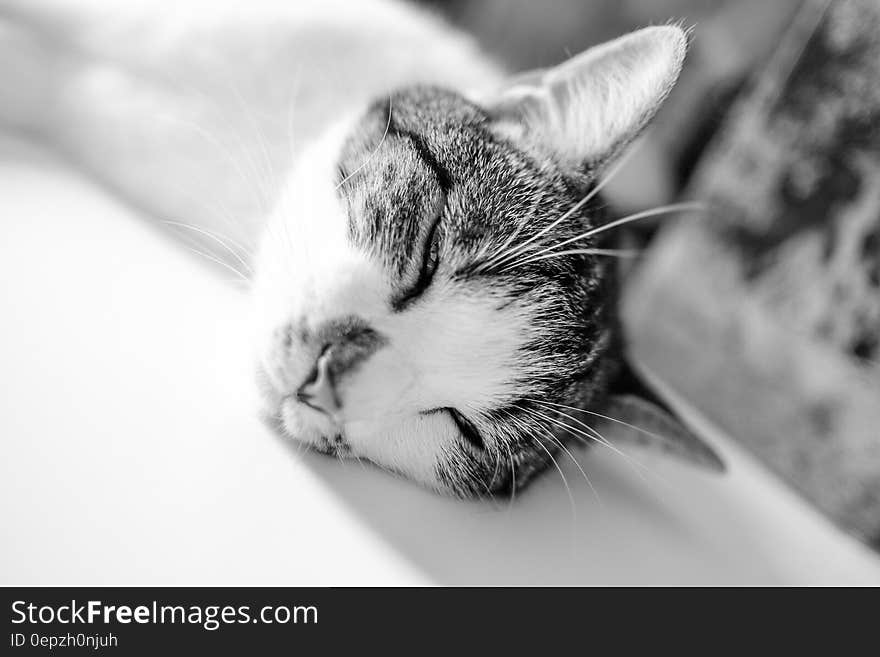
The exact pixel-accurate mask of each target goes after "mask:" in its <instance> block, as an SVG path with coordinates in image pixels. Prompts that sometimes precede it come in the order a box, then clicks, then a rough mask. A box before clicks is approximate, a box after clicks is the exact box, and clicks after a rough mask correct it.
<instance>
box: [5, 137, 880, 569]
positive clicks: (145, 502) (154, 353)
mask: <svg viewBox="0 0 880 657" xmlns="http://www.w3.org/2000/svg"><path fill="white" fill-rule="evenodd" d="M0 276H2V281H3V282H2V288H0V321H2V326H0V389H2V394H0V445H2V447H0V449H2V455H0V513H2V515H0V532H2V533H0V536H2V540H0V584H263V585H308V584H317V585H361V584H378V585H392V584H403V585H408V584H450V583H472V584H486V583H491V584H514V583H529V584H541V583H545V584H551V583H557V584H659V583H666V584H722V583H727V584H739V583H752V584H759V583H764V584H780V583H790V584H813V583H839V584H880V559H878V557H877V556H876V555H875V554H873V553H871V552H870V551H869V550H868V549H866V548H864V547H863V546H862V545H860V544H859V543H857V542H856V541H854V540H852V539H850V538H848V537H846V536H844V535H842V534H841V533H839V532H837V531H836V530H834V529H832V528H831V527H830V526H829V525H828V524H827V523H826V521H825V520H824V519H823V518H821V517H820V516H819V515H818V514H817V513H815V512H814V511H813V510H812V509H810V508H808V507H807V506H806V505H804V504H803V503H802V502H801V501H800V500H799V499H798V498H797V497H796V496H795V495H793V494H792V493H791V492H790V491H788V490H787V489H784V488H783V487H782V486H781V485H780V484H779V483H777V481H776V480H775V479H773V478H771V477H770V476H768V475H767V474H766V473H764V471H763V470H761V469H760V467H759V466H757V465H755V464H754V463H753V462H752V461H751V460H750V459H748V458H747V457H745V456H743V455H742V454H741V453H740V452H739V451H738V450H737V449H736V448H735V446H734V445H732V444H731V443H730V442H729V441H726V440H724V438H723V437H721V436H717V435H715V434H713V435H712V438H713V439H714V442H715V444H718V445H720V447H721V449H722V451H723V453H724V454H725V456H726V458H727V460H728V462H729V464H730V465H731V468H730V470H731V471H730V472H729V473H728V475H726V476H725V477H720V478H717V477H713V476H709V475H703V474H701V473H698V472H694V471H692V470H690V469H687V468H685V467H681V466H677V465H675V464H670V463H667V462H665V461H662V460H656V459H654V458H652V457H650V456H647V455H644V454H636V453H635V452H633V454H632V455H633V457H634V458H637V459H638V460H639V461H640V462H641V463H643V464H644V465H645V466H646V467H647V468H648V472H647V474H645V475H643V476H642V475H640V474H639V472H638V471H637V468H634V467H633V466H631V465H630V464H628V463H626V462H625V461H624V460H623V459H622V458H620V457H619V456H617V455H615V454H613V453H611V452H609V451H607V450H604V449H602V448H596V449H593V450H591V451H590V453H589V454H587V453H586V452H585V451H584V450H580V449H576V450H574V454H575V456H576V457H577V458H578V459H579V460H580V462H581V465H582V466H583V468H584V469H585V470H586V473H587V475H588V476H589V478H590V480H591V482H592V485H593V487H594V488H595V490H596V492H597V493H598V499H597V496H596V495H594V493H593V491H592V490H591V489H590V487H589V486H588V485H587V483H586V481H585V480H584V478H583V476H582V475H581V474H580V472H579V471H578V469H577V468H576V467H575V466H574V464H573V463H571V462H566V461H565V460H561V461H560V465H561V467H562V469H563V471H564V473H565V477H566V479H567V480H568V483H569V486H570V488H571V496H572V498H573V501H574V506H573V507H572V504H571V501H570V500H569V497H568V494H567V492H566V489H565V487H564V486H563V484H562V480H561V477H560V476H559V473H558V472H555V471H552V470H551V471H550V472H548V473H547V474H546V475H545V476H544V477H543V478H541V480H540V481H538V482H537V483H536V484H535V485H534V486H532V487H531V488H530V489H529V490H527V491H526V492H524V493H523V494H522V495H521V496H520V497H519V498H518V499H516V500H515V501H514V502H513V503H512V504H507V503H505V502H494V503H488V502H486V503H473V502H460V501H454V500H449V499H445V498H442V497H439V496H437V495H435V494H432V493H429V492H426V491H424V490H421V489H419V488H417V487H415V486H414V485H413V484H410V483H408V482H405V481H402V480H399V479H396V478H394V477H393V476H391V475H388V474H385V473H384V472H381V471H379V470H377V469H375V468H373V467H370V466H368V465H365V464H364V465H362V464H360V463H357V462H346V463H341V462H338V461H335V460H332V459H329V458H327V457H324V456H319V455H314V454H308V453H302V452H300V451H299V450H298V448H297V447H296V446H294V445H293V444H291V443H289V442H286V441H284V440H282V439H281V438H278V437H276V436H275V435H273V434H272V433H271V432H270V431H268V430H267V429H266V428H265V427H264V426H263V425H262V424H261V423H260V422H259V421H258V420H257V418H256V417H255V415H254V413H253V411H252V409H253V408H254V404H253V392H252V384H251V370H250V362H249V353H248V340H247V321H246V312H247V298H246V296H245V295H244V294H243V293H242V292H241V291H239V290H238V289H237V288H236V287H235V286H234V285H233V284H231V283H230V282H228V281H225V280H223V276H222V275H218V274H217V272H216V271H215V270H213V269H210V268H208V267H205V266H202V265H201V264H200V263H199V262H198V259H197V257H196V256H194V255H192V254H191V253H189V252H187V251H186V250H184V249H181V248H176V247H175V246H174V245H172V244H171V243H170V242H168V241H167V240H166V239H165V237H164V236H163V235H161V234H160V233H159V232H158V231H156V230H154V229H153V228H152V227H151V226H150V225H148V224H147V223H146V222H145V221H143V220H141V219H139V218H137V217H136V216H135V215H134V214H133V213H132V212H131V211H129V210H128V209H126V208H125V207H124V206H122V205H120V204H119V203H117V202H116V201H115V200H113V199H112V198H110V197H109V196H108V195H106V194H105V193H104V192H103V191H102V190H100V189H99V188H97V187H95V186H93V185H91V184H90V183H88V182H86V181H84V180H82V179H80V178H79V177H78V176H76V175H75V174H73V173H71V172H69V171H67V170H66V169H65V168H63V167H61V166H57V165H51V164H49V163H47V162H46V161H44V160H43V159H42V158H40V157H38V156H35V155H34V156H32V155H31V154H30V152H29V151H22V150H21V149H19V148H9V146H8V145H7V146H5V147H4V149H3V150H2V152H0ZM230 278H231V277H230ZM705 428H706V430H707V431H711V428H710V427H705ZM609 437H610V438H612V440H613V436H609Z"/></svg>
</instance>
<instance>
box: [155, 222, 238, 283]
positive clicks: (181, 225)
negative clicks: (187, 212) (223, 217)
mask: <svg viewBox="0 0 880 657" xmlns="http://www.w3.org/2000/svg"><path fill="white" fill-rule="evenodd" d="M162 223H165V224H168V225H169V226H177V227H179V228H186V229H188V230H192V231H195V232H196V233H199V234H201V235H204V236H205V237H207V238H209V239H212V240H214V241H215V242H216V243H217V244H219V245H220V246H222V247H223V248H224V249H225V250H226V251H227V252H228V253H229V254H230V255H231V256H232V257H233V258H235V259H236V260H237V261H238V262H239V263H240V264H241V266H242V267H244V269H245V270H246V271H247V273H248V274H253V269H251V266H250V265H249V264H248V263H247V262H246V261H245V260H244V258H242V257H241V255H239V253H238V252H237V251H236V250H235V249H233V248H232V247H231V246H229V244H227V243H226V241H225V240H228V241H229V242H231V243H232V244H234V245H235V246H237V247H238V248H239V249H241V250H242V251H244V252H245V253H246V254H247V249H245V248H244V247H243V246H241V245H240V244H238V242H236V241H235V240H233V239H232V238H231V237H227V238H221V237H220V236H219V235H217V234H215V233H213V232H211V231H209V230H206V229H204V228H199V227H198V226H193V225H191V224H186V223H183V222H181V221H169V220H164V221H163V222H162Z"/></svg>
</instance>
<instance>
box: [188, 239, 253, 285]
mask: <svg viewBox="0 0 880 657" xmlns="http://www.w3.org/2000/svg"><path fill="white" fill-rule="evenodd" d="M183 248H185V249H186V250H187V251H192V252H193V253H195V254H196V255H200V256H202V257H203V258H206V259H208V260H210V261H211V262H213V263H215V264H218V265H220V266H221V267H223V268H224V269H227V270H229V271H231V272H232V273H233V274H235V275H236V276H238V277H239V279H240V280H241V281H242V282H244V283H250V279H249V278H248V277H247V276H245V275H244V274H242V273H241V272H240V271H238V270H237V269H236V268H235V267H233V266H232V265H230V264H229V263H228V262H224V261H222V260H220V258H215V257H214V256H212V255H209V254H207V253H205V252H204V251H199V250H198V249H195V248H193V247H190V246H184V247H183Z"/></svg>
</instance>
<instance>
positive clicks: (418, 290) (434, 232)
mask: <svg viewBox="0 0 880 657" xmlns="http://www.w3.org/2000/svg"><path fill="white" fill-rule="evenodd" d="M445 205H446V204H445V202H443V203H440V204H439V210H438V211H437V213H436V215H435V217H434V220H433V222H432V223H431V227H430V228H429V229H428V233H427V235H425V239H424V241H423V243H422V250H421V258H420V260H419V273H418V277H417V278H416V280H415V283H413V285H412V286H411V287H410V288H409V290H407V291H406V292H405V293H404V294H403V295H402V296H401V297H400V298H398V299H396V300H395V301H394V303H393V307H394V309H395V310H396V311H398V312H400V311H402V310H405V309H406V308H407V307H408V306H409V305H410V304H411V303H413V302H414V301H416V300H417V299H418V298H419V297H421V296H422V295H423V294H424V293H425V291H426V290H427V289H428V288H429V287H431V283H432V282H433V280H434V274H436V273H437V269H438V268H439V264H440V242H439V240H440V238H441V237H442V234H441V220H442V218H443V212H444V210H445ZM435 247H436V249H437V252H436V253H434V249H435Z"/></svg>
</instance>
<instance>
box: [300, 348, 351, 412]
mask: <svg viewBox="0 0 880 657" xmlns="http://www.w3.org/2000/svg"><path fill="white" fill-rule="evenodd" d="M332 352H333V345H326V346H325V347H324V349H323V350H322V351H321V355H320V356H318V360H317V362H316V363H315V367H314V369H313V370H312V373H311V374H310V375H309V378H308V379H306V381H305V382H304V383H303V384H302V385H301V386H300V387H299V389H298V390H297V391H296V398H297V399H298V400H299V401H301V402H302V403H303V404H305V405H306V406H311V407H312V408H314V409H315V410H318V411H322V412H324V413H327V414H328V415H335V414H336V413H337V412H338V411H339V409H340V408H341V405H340V403H339V398H338V397H337V395H336V386H335V384H334V381H333V372H332V371H331V367H330V366H331V358H332Z"/></svg>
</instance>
